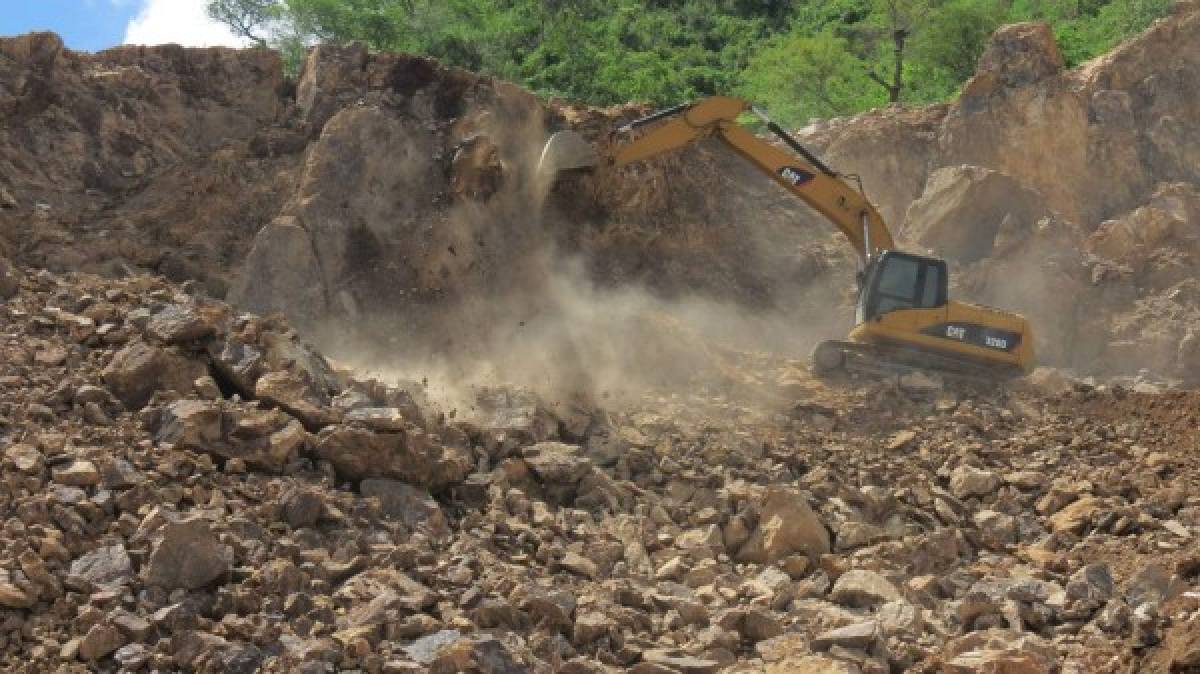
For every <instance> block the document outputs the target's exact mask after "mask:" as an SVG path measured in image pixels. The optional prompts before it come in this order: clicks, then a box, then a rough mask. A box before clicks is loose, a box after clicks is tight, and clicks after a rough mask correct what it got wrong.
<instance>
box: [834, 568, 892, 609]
mask: <svg viewBox="0 0 1200 674" xmlns="http://www.w3.org/2000/svg"><path fill="white" fill-rule="evenodd" d="M829 598H830V599H832V600H833V601H835V602H837V603H839V604H842V605H845V606H856V607H871V606H876V605H879V604H884V603H887V602H890V601H896V600H898V599H900V598H901V596H900V591H899V590H897V589H896V586H895V585H892V584H891V582H889V581H888V580H887V579H886V578H884V577H883V576H881V575H879V574H878V573H875V572H874V571H867V570H864V569H852V570H850V571H847V572H846V573H843V574H842V575H841V577H840V578H838V579H837V582H836V583H834V584H833V589H832V590H831V591H830V593H829Z"/></svg>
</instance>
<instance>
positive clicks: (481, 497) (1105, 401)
mask: <svg viewBox="0 0 1200 674" xmlns="http://www.w3.org/2000/svg"><path fill="white" fill-rule="evenodd" d="M16 277H17V278H19V279H20V280H19V283H18V285H17V290H16V292H15V293H14V294H13V296H12V297H11V298H9V299H8V300H7V301H6V302H5V303H4V304H0V316H3V319H4V323H3V326H4V327H3V331H2V332H0V353H3V356H4V358H3V359H2V360H0V387H3V390H4V391H5V395H4V397H3V401H2V402H0V452H2V455H3V461H2V462H0V476H2V478H3V480H2V481H0V499H2V502H3V503H4V507H5V510H6V512H7V513H8V515H7V518H6V519H5V520H4V522H3V527H4V533H5V537H6V540H7V541H8V545H6V546H5V549H4V550H3V551H0V606H3V608H2V609H0V614H2V615H3V622H0V626H2V628H3V629H0V639H2V643H3V644H4V655H3V658H4V666H5V667H10V668H12V667H21V666H30V665H32V666H34V667H37V668H40V669H50V668H55V667H58V666H59V665H60V664H69V663H71V662H78V661H82V662H84V663H88V664H89V665H90V666H92V667H95V668H98V669H101V670H111V669H116V668H121V669H124V670H128V671H139V670H145V671H149V670H155V669H157V670H160V671H163V670H176V669H181V670H186V671H214V672H215V671H256V670H261V671H313V672H317V671H322V672H323V671H334V670H346V669H352V670H362V671H368V672H410V671H411V672H417V671H442V672H458V671H477V672H540V671H546V672H549V671H567V672H606V671H622V670H628V671H636V672H653V673H657V672H664V673H667V672H715V671H731V672H738V671H745V672H750V671H769V672H797V671H799V672H808V671H830V672H889V671H902V670H908V671H939V672H955V673H959V672H962V673H975V672H979V673H983V672H993V671H1013V672H1034V673H1036V672H1055V671H1064V672H1066V671H1070V672H1091V671H1112V670H1116V669H1120V668H1126V669H1129V670H1131V671H1132V670H1137V671H1162V672H1168V671H1186V668H1187V667H1192V666H1194V665H1195V662H1196V660H1195V657H1196V653H1195V649H1194V643H1195V626H1196V624H1197V621H1200V599H1198V597H1200V595H1198V594H1197V587H1196V586H1197V581H1198V580H1200V558H1198V557H1197V555H1196V553H1195V549H1196V547H1195V540H1196V537H1197V536H1198V535H1200V500H1197V498H1196V493H1197V487H1198V486H1200V485H1198V481H1200V463H1198V461H1197V459H1196V456H1195V455H1194V452H1191V451H1190V449H1189V451H1187V452H1180V451H1178V449H1179V448H1184V447H1186V448H1194V447H1195V443H1196V442H1197V439H1198V438H1197V435H1196V432H1195V428H1194V424H1193V423H1192V420H1194V418H1195V417H1194V415H1195V414H1196V413H1197V410H1200V398H1197V397H1196V396H1194V395H1192V394H1184V393H1176V394H1138V393H1133V392H1129V391H1125V390H1123V389H1116V388H1114V389H1106V388H1093V387H1088V386H1084V385H1074V386H1069V387H1067V390H1063V391H1061V392H1056V393H1047V392H1045V389H1041V388H1033V389H1031V390H1028V391H1018V390H1010V391H998V392H980V391H974V390H968V389H959V388H955V387H953V386H947V385H943V384H940V383H938V382H936V381H933V382H931V385H930V386H926V387H924V388H923V389H922V390H920V391H915V390H912V389H907V388H902V387H899V386H897V385H896V384H895V383H889V382H875V383H868V382H859V383H851V384H845V385H838V384H830V385H826V384H821V383H819V382H816V381H813V380H811V379H809V378H808V377H807V374H806V373H804V372H803V371H801V370H798V369H797V367H796V366H795V365H794V364H792V363H789V362H788V361H784V360H779V359H770V358H768V359H765V360H764V358H763V357H762V356H745V357H744V360H743V361H741V362H740V364H739V365H740V367H742V368H744V369H745V371H746V373H747V375H748V376H753V377H755V378H757V380H758V381H760V382H761V384H762V385H763V386H764V387H767V388H770V387H771V386H777V385H778V383H779V382H788V383H787V384H786V385H787V387H788V388H787V389H786V390H787V392H788V395H790V396H792V400H793V402H794V401H795V399H796V398H797V397H799V398H800V401H799V404H795V405H790V406H785V407H780V408H779V409H778V410H777V411H771V410H770V409H768V408H767V407H764V406H763V405H761V404H757V403H756V404H749V403H745V402H743V401H741V400H740V399H738V398H729V397H727V396H726V395H725V394H723V393H721V392H720V391H719V390H716V389H713V390H706V389H704V388H697V389H695V390H693V391H692V392H690V393H688V394H686V395H685V394H663V395H657V394H655V395H648V396H647V398H646V399H645V400H644V401H643V402H642V403H640V404H634V405H631V406H629V407H627V408H620V409H610V410H607V411H603V412H602V411H600V410H591V411H581V410H579V409H576V410H575V411H574V413H573V414H572V415H566V416H561V417H560V416H558V415H556V414H554V413H552V412H551V411H550V410H551V409H552V407H551V406H549V405H546V404H545V403H543V402H541V401H540V400H539V399H538V398H537V397H536V396H535V395H533V394H532V393H529V392H521V391H504V390H502V389H484V390H480V391H479V392H478V402H477V405H476V414H475V415H474V417H473V418H464V419H453V418H451V415H448V414H444V413H442V412H440V411H438V410H437V409H436V408H435V407H430V406H429V405H428V404H426V403H424V402H421V400H422V394H421V391H419V390H411V391H405V390H402V389H397V388H391V387H388V386H385V385H383V384H381V383H379V382H373V381H359V380H356V379H354V378H353V377H352V376H350V375H349V374H348V373H344V372H339V371H338V370H336V369H334V368H333V367H332V366H331V365H330V364H329V363H328V362H327V361H326V360H325V359H324V358H322V357H321V356H320V355H319V354H318V353H316V352H314V351H313V350H312V349H310V348H308V347H307V346H305V345H304V344H303V343H302V342H301V341H299V340H298V339H297V338H296V336H295V333H294V332H293V331H291V330H290V329H289V328H288V326H287V324H286V323H285V322H284V321H283V320H282V319H280V318H279V317H258V316H253V315H246V314H238V313H236V312H235V311H233V310H232V309H231V308H230V307H228V306H227V305H225V304H223V303H220V302H218V301H214V300H210V299H207V298H205V297H203V296H202V295H200V294H196V293H195V292H194V291H195V287H194V286H189V287H187V288H181V287H179V286H175V285H172V284H169V283H167V282H164V281H162V280H155V279H150V278H130V279H127V280H123V281H113V280H101V279H98V278H95V277H90V276H86V275H78V274H69V275H56V274H52V273H50V272H46V271H35V270H31V269H21V270H19V274H17V275H16ZM189 290H190V291H192V292H191V293H189V292H188V291H189ZM797 382H803V386H802V387H801V386H798V384H797ZM801 389H803V390H804V391H805V393H803V394H799V393H798V392H799V391H800V390H801ZM1139 668H1140V669H1139ZM1172 668H1174V669H1172Z"/></svg>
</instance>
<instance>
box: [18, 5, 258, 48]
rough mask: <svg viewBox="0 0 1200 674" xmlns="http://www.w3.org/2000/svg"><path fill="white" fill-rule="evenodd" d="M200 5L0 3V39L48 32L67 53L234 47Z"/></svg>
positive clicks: (229, 36)
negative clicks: (133, 47)
mask: <svg viewBox="0 0 1200 674" xmlns="http://www.w3.org/2000/svg"><path fill="white" fill-rule="evenodd" d="M204 5H205V1H204V0H0V35H17V34H20V33H28V32H30V31H34V30H52V31H54V32H56V33H58V34H59V35H61V36H62V38H63V41H64V42H66V44H67V46H68V47H70V48H71V49H77V50H82V51H98V50H100V49H105V48H107V47H112V46H115V45H119V44H124V43H132V44H163V43H167V42H177V43H179V44H184V45H189V46H207V45H218V44H237V43H238V40H237V39H236V38H234V37H233V36H232V35H230V34H229V32H228V31H227V30H225V29H224V27H223V26H220V25H219V24H215V23H214V22H212V21H211V20H210V19H208V17H207V16H206V15H205V14H204Z"/></svg>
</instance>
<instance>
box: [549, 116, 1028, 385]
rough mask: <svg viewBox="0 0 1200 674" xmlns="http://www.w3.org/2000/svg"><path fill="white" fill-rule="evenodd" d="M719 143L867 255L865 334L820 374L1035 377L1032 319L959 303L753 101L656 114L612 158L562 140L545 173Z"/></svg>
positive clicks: (820, 349) (620, 139)
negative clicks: (914, 371)
mask: <svg viewBox="0 0 1200 674" xmlns="http://www.w3.org/2000/svg"><path fill="white" fill-rule="evenodd" d="M743 113H752V114H755V115H757V116H758V117H759V118H760V119H761V120H762V121H763V122H764V124H765V125H766V128H767V129H768V130H769V131H770V132H771V133H772V134H774V135H775V136H776V137H777V138H778V139H779V140H780V141H781V142H782V144H783V145H784V146H785V147H786V148H787V149H783V148H781V147H779V146H777V145H774V144H772V143H770V142H767V141H766V140H763V139H762V138H760V137H758V136H757V135H755V134H754V133H752V132H751V131H750V129H748V128H747V127H745V126H743V125H742V124H740V123H739V122H738V117H739V116H741V115H742V114H743ZM641 129H645V130H644V131H641V132H639V133H634V132H635V131H638V130H641ZM709 137H713V138H717V139H719V140H721V141H722V142H724V144H725V145H727V146H728V147H729V148H730V149H732V150H733V151H734V152H735V153H737V154H738V155H740V156H741V157H742V158H744V159H746V160H747V161H749V162H750V163H751V164H753V165H754V166H756V167H757V168H758V169H760V170H761V171H762V172H763V173H764V174H766V175H767V176H769V177H770V178H771V179H772V180H774V181H775V182H776V183H777V184H779V185H780V186H781V187H783V188H784V189H786V190H787V191H788V192H790V193H791V194H792V195H794V196H796V197H798V198H799V199H800V200H802V201H803V202H804V203H805V204H807V205H808V206H809V207H811V208H812V209H813V210H815V211H817V212H818V213H820V214H821V215H823V216H825V218H826V219H827V220H829V221H830V222H831V223H832V224H833V225H834V226H835V227H836V228H837V229H838V231H840V232H841V233H842V234H843V235H844V236H845V237H846V240H847V241H848V242H849V243H850V245H851V246H852V247H853V248H854V251H855V252H856V253H857V254H858V256H859V259H860V261H861V267H862V268H861V273H860V274H859V276H858V278H859V279H860V284H859V292H858V304H857V309H856V315H855V326H854V328H853V330H851V332H850V335H849V338H848V339H847V340H845V341H829V342H823V343H821V344H819V345H818V346H817V348H816V349H814V351H813V358H812V364H813V369H814V370H815V371H817V372H819V373H830V372H834V371H840V370H843V369H858V370H868V371H878V370H879V369H880V367H889V366H896V367H900V368H920V369H934V370H943V371H952V372H958V373H966V374H970V375H979V374H984V375H989V376H1012V375H1019V374H1024V373H1028V372H1029V371H1031V370H1032V369H1033V363H1034V356H1033V339H1032V336H1031V334H1030V329H1029V325H1028V323H1027V321H1026V320H1025V319H1024V318H1023V317H1021V316H1019V315H1018V314H1014V313H1011V312H1007V311H1001V310H998V309H991V308H988V307H983V306H978V305H973V304H967V303H964V302H955V301H952V300H950V299H949V297H948V294H949V292H948V288H949V281H948V270H947V265H946V262H945V261H944V260H940V259H937V258H930V257H924V256H919V255H913V254H910V253H904V252H901V251H897V250H894V248H895V241H894V240H893V238H892V233H891V231H890V230H889V229H888V227H887V224H886V223H885V222H884V221H883V218H882V217H881V216H880V215H879V212H878V211H877V210H876V209H875V207H874V205H872V204H871V202H870V200H868V199H867V197H866V195H865V194H863V192H862V191H861V190H860V189H855V188H854V187H852V186H851V185H850V183H849V182H847V181H846V180H845V179H844V177H843V176H841V175H840V174H838V173H837V172H835V171H834V170H833V169H831V168H829V167H828V166H827V165H826V164H825V163H823V162H822V161H821V160H820V159H818V158H817V157H816V156H815V155H813V154H812V153H811V152H809V151H808V150H807V149H806V148H805V147H804V146H803V145H801V144H800V143H799V142H798V141H797V140H796V139H795V138H793V137H792V136H791V135H789V134H788V133H787V132H786V131H784V130H783V129H782V128H781V127H780V126H779V125H778V124H776V123H775V122H773V121H771V119H770V118H769V117H767V116H766V114H765V113H763V112H762V111H760V110H758V109H757V108H755V107H753V106H752V105H750V104H749V103H748V102H746V101H743V100H740V99H737V98H729V97H725V96H714V97H711V98H706V99H703V100H701V101H697V102H695V103H689V104H684V105H679V106H676V107H674V108H670V109H668V110H663V111H661V112H657V113H654V114H652V115H649V116H647V117H643V118H642V119H638V120H635V121H633V122H630V123H628V124H626V125H624V126H622V127H620V128H619V129H617V130H616V137H615V138H613V139H612V142H609V143H606V144H605V145H604V147H605V148H606V149H605V150H603V151H597V150H596V149H595V148H594V147H593V146H592V145H591V144H589V143H588V142H587V141H586V140H585V139H584V138H583V137H582V136H580V135H579V134H578V133H576V132H574V131H560V132H558V133H556V134H554V135H553V136H552V137H551V138H550V140H549V141H548V142H547V143H546V146H545V148H544V149H543V151H542V156H541V161H540V162H539V165H538V171H539V173H540V174H542V175H544V176H549V177H550V178H549V179H550V180H552V179H553V176H556V175H557V174H558V173H559V172H561V171H567V170H576V169H585V168H589V167H594V166H597V165H599V164H601V163H609V164H611V165H613V166H616V167H620V166H625V165H627V164H630V163H633V162H636V161H643V160H647V159H651V158H653V157H655V156H657V155H660V154H663V153H665V152H670V151H672V150H675V149H678V148H681V147H684V146H686V145H689V144H691V143H694V142H696V141H698V140H701V139H703V138H709Z"/></svg>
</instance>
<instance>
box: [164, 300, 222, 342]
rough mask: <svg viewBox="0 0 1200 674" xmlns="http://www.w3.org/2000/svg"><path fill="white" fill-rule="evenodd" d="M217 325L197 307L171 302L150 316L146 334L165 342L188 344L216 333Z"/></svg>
mask: <svg viewBox="0 0 1200 674" xmlns="http://www.w3.org/2000/svg"><path fill="white" fill-rule="evenodd" d="M216 332H217V327H216V326H215V325H213V324H212V323H211V322H210V321H208V320H207V319H206V318H205V317H204V316H202V315H201V314H200V312H199V311H197V309H196V307H193V306H188V305H184V304H171V305H168V306H166V307H164V308H163V309H162V311H159V312H158V313H156V314H154V315H153V316H151V317H150V322H149V323H147V324H146V334H148V335H150V336H151V337H153V338H154V339H156V340H158V341H159V342H162V343H163V344H167V345H170V344H187V343H190V342H195V341H198V340H201V339H204V338H205V337H211V336H212V335H214V334H216Z"/></svg>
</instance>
